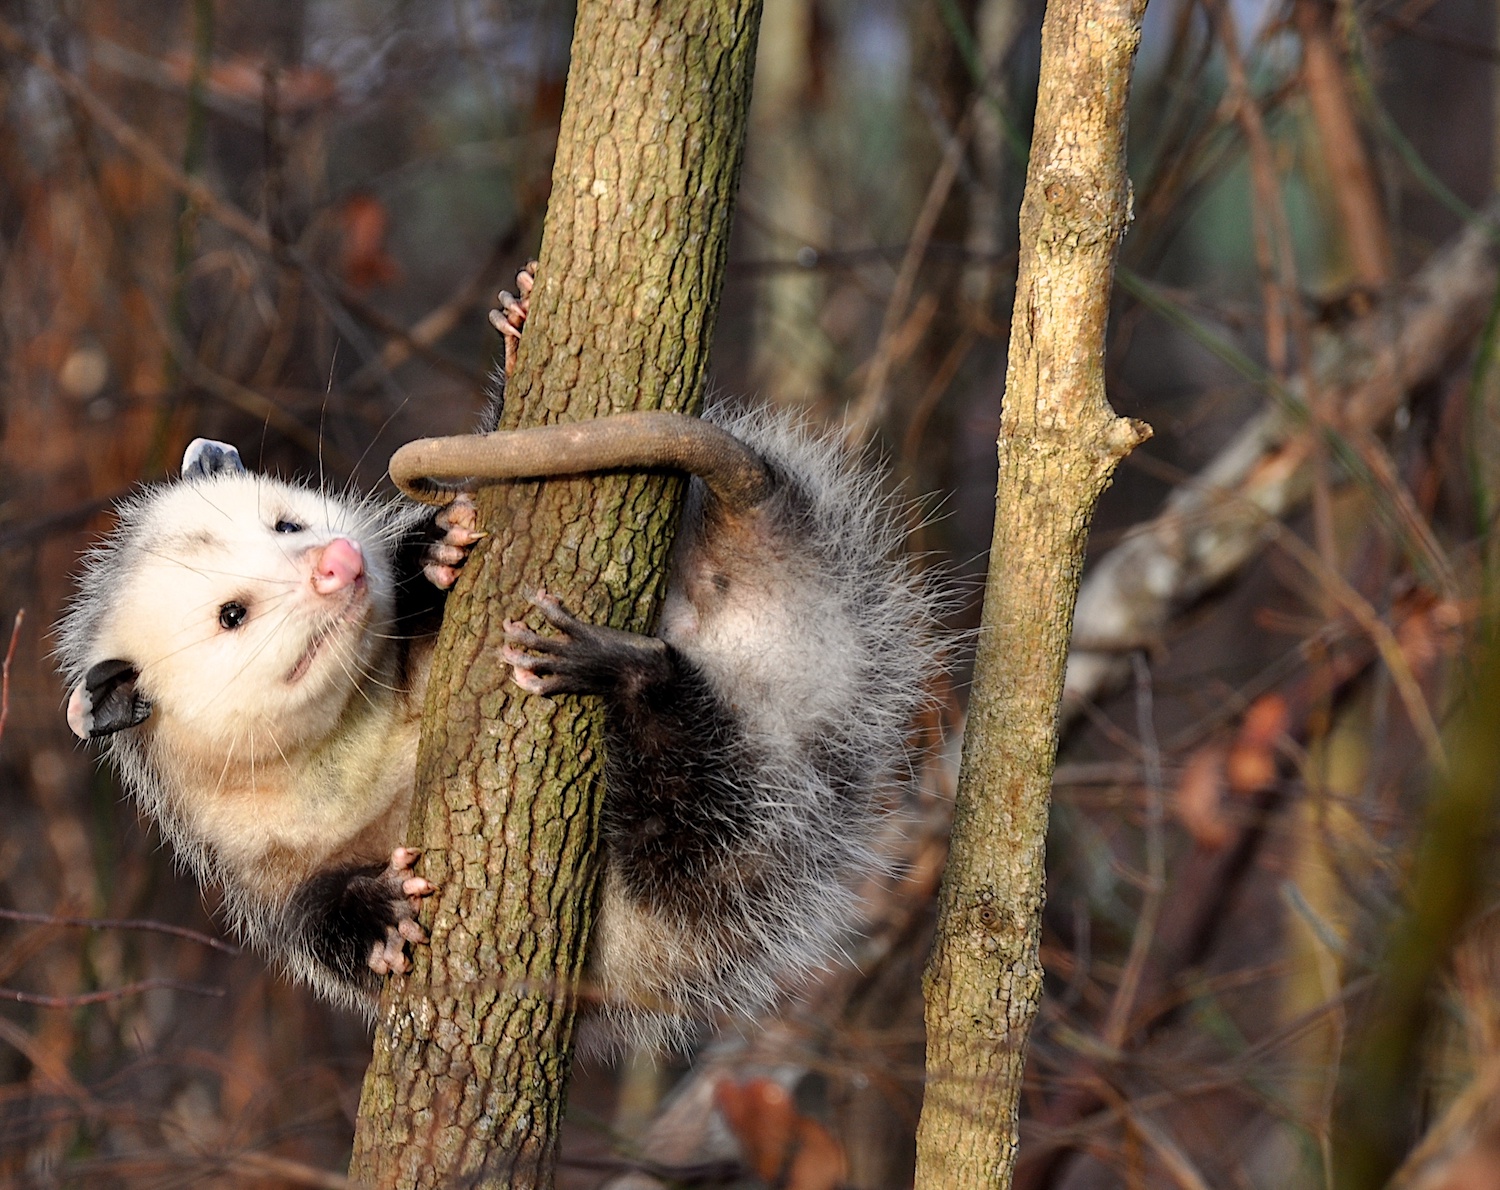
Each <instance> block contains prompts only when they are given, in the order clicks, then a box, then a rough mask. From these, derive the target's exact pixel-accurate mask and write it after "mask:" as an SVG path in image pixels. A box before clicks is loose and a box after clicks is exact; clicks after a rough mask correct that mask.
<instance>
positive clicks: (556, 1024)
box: [351, 0, 760, 1187]
mask: <svg viewBox="0 0 1500 1190" xmlns="http://www.w3.org/2000/svg"><path fill="white" fill-rule="evenodd" d="M759 9H760V6H759V3H758V2H754V0H743V2H723V3H718V4H712V5H707V4H701V3H695V2H694V0H669V2H665V3H650V2H641V3H636V4H627V3H615V2H612V0H585V2H584V3H581V4H580V5H579V9H578V15H577V23H576V27H575V32H574V40H573V58H572V63H571V65H570V69H569V76H568V95H567V103H566V105H565V108H564V112H563V122H562V128H561V131H560V136H559V144H558V151H557V161H556V165H555V167H554V171H553V192H552V199H551V202H550V204H549V208H548V214H547V226H546V232H545V236H544V239H543V244H542V252H541V271H540V273H539V275H538V282H537V287H536V289H535V291H534V292H533V295H532V301H531V316H530V319H529V321H528V325H527V331H526V341H525V345H524V347H523V350H522V357H521V361H520V366H519V368H518V370H517V374H516V375H515V376H514V377H512V379H511V384H510V386H509V391H508V396H507V408H506V412H505V417H504V419H503V423H502V424H503V426H504V428H519V427H524V426H530V425H539V424H545V423H548V422H556V421H571V420H579V419H583V418H587V417H593V416H599V415H602V414H607V413H613V412H623V411H626V410H632V409H656V408H660V409H671V410H677V411H682V412H696V410H697V407H698V405H699V404H700V402H701V396H702V391H703V383H704V376H705V370H706V362H707V353H708V348H709V342H710V339H711V337H712V330H713V322H714V315H715V310H716V306H717V300H718V294H719V290H720V288H721V285H722V281H723V273H724V262H725V258H726V254H727V247H728V239H729V224H730V217H731V212H732V209H733V199H734V193H735V188H736V184H737V181H738V173H739V165H740V159H741V154H742V150H743V142H744V128H745V116H746V110H747V108H748V103H749V91H750V81H751V77H752V72H753V62H754V45H755V36H756V30H757V26H758V22H759ZM679 489H680V481H678V480H674V479H669V478H667V477H663V476H659V475H617V476H606V477H600V478H598V479H597V480H595V479H589V480H556V481H549V482H545V483H526V484H511V485H500V486H496V487H493V488H490V489H487V490H485V491H484V492H483V493H482V494H481V496H480V500H479V505H480V514H481V519H482V523H483V524H484V526H485V527H486V528H488V529H489V530H490V531H491V536H490V537H489V538H488V539H487V540H486V541H484V542H483V543H481V545H480V546H479V547H478V548H477V549H476V550H475V552H474V554H473V556H472V557H471V559H470V562H469V564H468V565H467V567H466V568H465V572H464V574H463V576H462V578H461V579H460V582H459V584H458V586H457V588H456V590H455V591H454V593H453V595H452V597H451V598H450V601H449V610H448V614H447V617H446V620H445V623H444V626H443V632H442V636H441V638H440V640H439V644H438V653H437V657H436V660H435V662H434V669H433V674H432V679H431V685H430V688H429V692H428V702H427V707H426V711H425V715H424V731H423V741H422V746H421V749H420V753H419V756H418V771H417V802H416V806H415V808H414V810H413V821H412V826H411V829H410V831H409V838H410V840H411V841H412V843H413V844H414V845H417V846H420V847H422V848H423V849H424V859H423V868H422V872H423V874H424V875H426V876H427V877H428V878H429V879H431V880H432V881H433V882H434V883H435V884H436V885H437V886H438V892H437V893H436V894H434V896H433V897H432V898H431V905H430V908H429V909H428V911H427V912H426V913H424V922H425V923H426V924H427V925H428V927H429V929H430V932H431V935H432V939H431V944H430V946H427V947H421V948H418V953H417V955H416V959H415V964H414V970H413V972H412V974H411V975H410V976H409V977H407V978H406V979H404V980H397V981H393V984H392V986H391V987H390V988H388V989H387V994H386V997H385V999H384V1000H383V1002H382V1011H381V1021H380V1026H379V1030H378V1032H377V1035H376V1039H375V1049H374V1056H373V1059H372V1062H371V1066H370V1070H369V1073H368V1074H367V1076H366V1080H365V1088H364V1095H363V1098H362V1100H361V1104H360V1119H359V1126H358V1131H357V1134H356V1139H355V1152H354V1161H353V1164H352V1168H351V1174H352V1175H353V1176H354V1177H355V1178H356V1179H358V1180H360V1181H362V1182H363V1183H365V1184H367V1185H371V1186H401V1187H408V1186H427V1185H445V1184H454V1183H457V1184H463V1185H468V1186H483V1185H509V1186H531V1185H547V1184H550V1181H551V1171H552V1165H553V1161H554V1150H555V1140H556V1130H557V1124H558V1121H559V1119H560V1116H561V1111H562V1105H563V1099H564V1094H565V1090H566V1079H567V1066H568V1055H569V1051H570V1045H571V1040H572V1030H573V1014H574V1008H575V1002H576V996H575V991H576V989H577V987H578V981H579V978H580V976H581V974H582V971H583V965H584V957H585V954H586V951H587V946H588V936H589V931H590V928H591V925H592V914H593V906H594V902H595V892H596V887H597V880H598V868H599V865H598V863H597V858H598V857H597V851H598V811H599V805H600V800H601V798H602V796H603V779H602V772H601V762H602V750H603V742H602V735H601V727H600V717H599V708H598V707H597V706H596V705H595V704H594V700H590V699H581V698H559V699H556V700H546V699H541V698H534V697H528V696H525V695H523V694H521V693H520V691H518V690H516V689H515V688H514V687H513V686H512V685H511V684H510V683H509V682H508V674H507V671H506V667H505V666H504V665H503V664H502V662H501V661H500V658H499V651H500V647H501V643H502V624H503V621H504V620H505V619H507V618H513V617H519V616H520V615H521V614H522V613H523V612H524V611H525V609H526V599H527V597H528V596H529V595H530V594H531V593H533V592H535V591H536V590H537V589H538V588H541V587H543V586H545V587H546V588H547V589H548V590H551V591H553V592H554V593H556V594H558V595H559V596H561V597H562V599H563V600H564V602H565V603H566V604H567V605H568V607H569V608H570V609H571V610H573V611H574V612H575V614H578V615H580V616H581V617H582V618H584V619H586V620H590V621H595V622H604V623H609V624H612V625H615V626H616V627H621V628H627V629H632V630H635V631H643V630H647V629H648V628H649V627H650V625H651V623H652V620H653V618H654V614H655V611H656V607H657V604H658V601H659V598H660V594H661V586H662V578H663V566H664V563H665V559H666V556H667V551H668V548H669V545H670V541H671V534H672V530H673V528H674V527H675V517H676V506H677V495H678V492H679Z"/></svg>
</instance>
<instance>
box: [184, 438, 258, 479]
mask: <svg viewBox="0 0 1500 1190" xmlns="http://www.w3.org/2000/svg"><path fill="white" fill-rule="evenodd" d="M244 470H245V464H244V463H243V462H242V461H241V459H240V452H239V451H237V450H235V449H234V447H232V446H230V445H229V443H227V442H215V441H213V440H212V439H210V438H194V439H193V440H192V441H191V442H189V443H188V448H187V450H185V451H183V452H182V478H183V479H202V478H206V477H208V476H210V475H218V474H220V473H222V472H230V473H238V474H243V472H244Z"/></svg>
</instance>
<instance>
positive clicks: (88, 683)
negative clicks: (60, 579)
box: [59, 439, 395, 765]
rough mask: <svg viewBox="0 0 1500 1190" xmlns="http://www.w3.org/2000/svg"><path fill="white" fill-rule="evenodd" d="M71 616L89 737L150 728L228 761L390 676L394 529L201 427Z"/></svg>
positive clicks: (68, 662)
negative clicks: (177, 470)
mask: <svg viewBox="0 0 1500 1190" xmlns="http://www.w3.org/2000/svg"><path fill="white" fill-rule="evenodd" d="M119 517H120V523H119V526H118V528H117V529H116V530H115V531H114V533H113V534H111V535H110V536H109V537H108V538H107V539H106V540H105V541H104V542H103V543H102V544H101V545H100V546H98V547H97V548H96V549H94V550H93V551H92V552H91V554H90V555H89V556H88V558H87V560H86V566H85V571H84V574H83V577H82V579H81V581H80V584H79V593H78V595H77V597H76V598H75V600H74V602H73V604H72V606H71V607H70V609H69V612H68V615H67V617H66V618H65V620H64V622H63V624H62V626H61V629H60V633H59V635H60V647H59V653H60V654H61V656H62V659H63V663H64V667H65V669H66V671H67V673H68V676H69V678H70V679H71V680H72V681H73V683H74V684H73V687H72V690H71V693H70V695H69V698H68V723H69V726H71V727H72V729H73V730H74V732H76V733H77V734H78V735H79V736H81V737H84V738H91V737H94V738H97V737H101V736H108V735H113V734H114V733H116V732H122V731H123V732H133V733H149V735H150V736H151V737H152V738H153V740H154V743H155V746H166V747H169V748H170V749H171V751H172V752H173V754H174V755H176V756H177V757H178V758H179V760H181V761H184V762H188V763H192V762H193V761H195V760H198V761H202V762H205V763H217V764H219V765H227V764H229V763H230V762H231V761H232V760H233V758H234V756H235V755H236V753H237V752H238V751H243V749H240V748H239V747H238V745H239V744H240V743H241V742H243V741H245V740H247V739H253V738H254V737H259V738H260V739H261V740H262V741H264V742H263V743H262V744H261V746H260V751H261V755H262V756H263V757H265V756H266V755H267V753H269V754H270V755H272V756H274V753H273V752H270V749H271V748H272V747H274V748H276V749H278V750H280V751H281V752H282V753H283V754H287V753H290V752H291V751H292V750H293V749H297V748H303V747H306V746H309V745H315V744H316V743H317V742H318V741H320V740H321V739H323V738H325V737H326V736H327V735H328V734H329V733H330V732H331V731H332V730H333V729H334V727H335V725H336V724H337V723H338V721H339V719H340V717H341V716H342V715H343V714H344V713H345V711H346V709H347V708H348V707H349V705H350V703H351V701H352V700H354V699H359V698H369V697H371V691H372V690H373V691H376V692H377V693H376V694H375V696H376V697H379V694H378V691H379V690H380V689H381V686H382V684H383V683H389V682H390V681H391V677H390V674H389V668H390V667H389V665H388V664H387V660H386V659H387V657H388V656H389V654H390V653H391V651H392V650H391V645H390V641H391V639H392V622H393V619H394V602H395V594H394V592H395V585H394V575H393V573H392V565H391V544H390V542H389V540H388V537H389V535H390V532H391V529H390V527H389V526H388V524H387V519H386V517H385V515H384V513H383V508H382V506H381V505H380V504H378V503H375V502H369V501H366V502H350V501H346V500H343V499H340V498H337V497H335V496H332V495H328V494H325V493H322V492H317V491H312V490H309V489H307V488H303V487H298V486H294V485H292V484H287V483H283V482H281V481H279V480H276V479H272V478H269V477H267V476H261V475H254V474H251V473H250V472H248V471H247V470H246V469H245V467H244V464H243V463H242V462H241V461H240V457H239V454H238V452H236V451H235V449H234V448H233V447H232V446H226V445H224V444H223V443H217V442H208V441H206V440H204V439H198V440H196V441H194V442H193V443H192V444H191V445H190V446H189V447H188V450H187V453H186V455H185V456H184V458H183V465H182V478H181V480H180V481H178V482H176V483H169V484H165V485H162V486H160V487H156V488H152V489H148V490H147V491H146V492H145V493H143V494H142V495H140V496H137V497H136V498H134V499H133V500H131V501H129V502H127V503H126V504H125V505H123V506H122V507H121V508H120V509H119Z"/></svg>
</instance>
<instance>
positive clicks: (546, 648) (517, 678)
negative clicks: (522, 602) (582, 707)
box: [500, 591, 671, 696]
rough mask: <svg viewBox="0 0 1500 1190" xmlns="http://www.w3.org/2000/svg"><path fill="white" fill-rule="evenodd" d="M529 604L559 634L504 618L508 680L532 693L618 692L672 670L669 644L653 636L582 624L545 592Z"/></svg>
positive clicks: (538, 593)
mask: <svg viewBox="0 0 1500 1190" xmlns="http://www.w3.org/2000/svg"><path fill="white" fill-rule="evenodd" d="M531 604H532V606H533V607H535V608H536V609H537V610H538V611H539V612H541V613H542V616H543V617H544V618H545V619H546V621H547V622H548V623H549V624H551V625H552V627H554V628H556V629H557V634H556V635H555V636H543V635H542V634H541V633H539V632H534V631H533V630H532V629H530V628H528V627H527V626H526V625H525V624H523V623H522V622H521V621H519V620H507V621H506V622H505V648H504V649H503V650H502V651H501V654H500V656H501V658H502V659H503V660H504V661H505V662H506V663H507V664H508V665H510V666H511V668H512V670H513V672H512V674H511V679H512V681H514V682H515V684H516V685H517V686H519V687H521V689H522V690H525V691H527V692H528V693H530V694H542V695H547V696H551V695H554V694H617V693H619V692H620V688H621V686H622V685H627V686H628V685H640V684H644V683H649V682H650V681H651V680H652V679H653V678H656V677H658V676H664V675H665V673H666V672H667V671H668V670H670V668H671V661H670V656H669V649H668V646H667V645H666V644H665V643H664V642H663V641H660V640H657V639H656V638H655V637H654V636H638V635H636V634H635V633H633V632H622V631H620V630H619V629H618V628H606V627H601V626H600V625H597V624H585V623H584V622H583V621H582V620H579V619H577V618H576V617H574V616H573V615H571V614H570V613H569V612H568V611H567V609H566V608H564V607H563V605H562V604H561V603H560V602H559V601H558V600H557V598H556V597H555V596H553V595H549V594H548V593H547V592H546V591H538V592H537V593H536V595H535V596H534V597H533V598H532V600H531Z"/></svg>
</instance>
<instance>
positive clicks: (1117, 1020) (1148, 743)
mask: <svg viewBox="0 0 1500 1190" xmlns="http://www.w3.org/2000/svg"><path fill="white" fill-rule="evenodd" d="M1131 664H1132V665H1133V666H1134V668H1135V717H1136V734H1137V736H1138V737H1139V739H1140V749H1141V761H1142V767H1143V768H1144V770H1145V777H1146V879H1145V880H1144V881H1143V882H1142V886H1141V889H1142V896H1141V911H1140V915H1139V916H1138V917H1137V918H1136V923H1135V932H1134V934H1132V935H1131V939H1130V957H1129V958H1128V959H1127V960H1126V962H1125V973H1124V974H1123V975H1122V976H1121V977H1120V982H1119V985H1118V986H1117V987H1116V988H1115V995H1114V999H1113V1000H1112V1001H1111V1002H1110V1005H1109V1015H1108V1016H1107V1017H1106V1018H1105V1021H1104V1029H1103V1035H1104V1041H1105V1044H1106V1045H1108V1046H1109V1047H1110V1048H1111V1049H1114V1050H1118V1049H1119V1048H1120V1047H1121V1046H1122V1045H1124V1043H1125V1038H1126V1036H1127V1034H1128V1033H1129V1031H1130V1016H1131V1013H1132V1012H1133V1011H1134V1009H1135V1001H1136V995H1137V993H1138V991H1139V990H1140V985H1141V977H1142V975H1143V974H1144V973H1145V970H1146V960H1147V959H1148V958H1149V957H1150V954H1151V943H1152V941H1153V940H1154V939H1155V937H1156V924H1157V922H1158V921H1159V920H1160V919H1161V907H1162V900H1163V898H1164V897H1165V896H1166V892H1167V852H1166V843H1165V839H1164V837H1163V832H1164V827H1165V813H1164V810H1163V791H1162V776H1161V748H1160V746H1159V745H1158V743H1157V739H1156V716H1155V713H1154V709H1153V708H1154V703H1153V700H1152V696H1151V667H1150V666H1149V665H1148V664H1147V662H1146V656H1145V654H1144V653H1141V652H1137V653H1135V654H1133V655H1132V657H1131Z"/></svg>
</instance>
